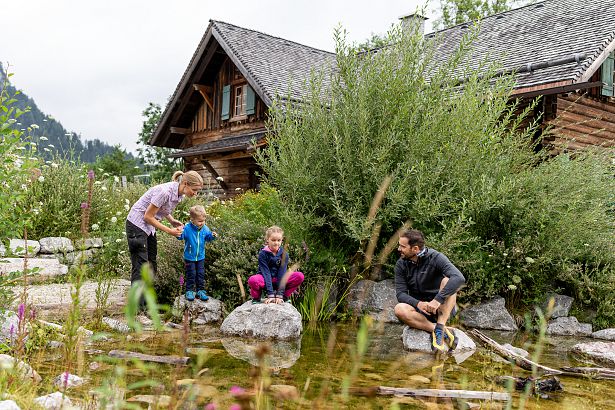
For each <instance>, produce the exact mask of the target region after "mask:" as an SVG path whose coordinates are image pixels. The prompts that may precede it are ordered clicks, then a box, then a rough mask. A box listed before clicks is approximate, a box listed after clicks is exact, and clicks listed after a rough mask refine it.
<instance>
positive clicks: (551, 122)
mask: <svg viewBox="0 0 615 410" xmlns="http://www.w3.org/2000/svg"><path fill="white" fill-rule="evenodd" d="M413 17H414V18H416V16H413ZM479 25H480V31H479V33H478V35H477V38H476V39H475V41H474V43H473V54H472V57H471V61H469V62H468V64H470V66H472V65H474V67H476V68H477V69H478V68H479V65H480V64H481V62H483V61H485V60H487V61H497V62H498V63H499V64H501V68H502V72H508V73H513V74H514V75H515V79H516V86H515V89H514V91H513V98H516V99H519V101H520V106H521V107H523V106H527V105H528V104H530V103H531V102H533V101H535V100H536V99H538V103H537V104H536V108H535V111H534V112H533V113H532V116H531V117H530V118H528V121H534V120H535V121H538V122H539V123H540V133H541V135H538V136H537V137H541V139H542V141H543V144H544V146H545V148H546V149H549V150H550V151H552V152H553V153H557V152H561V151H563V150H571V149H572V150H574V149H583V148H586V147H590V146H600V147H604V148H607V149H610V150H614V149H615V99H614V89H613V82H614V81H613V80H614V58H613V55H614V50H615V0H585V1H583V2H579V1H578V0H544V1H541V2H537V3H534V4H531V5H528V6H525V7H521V8H518V9H515V10H510V11H507V12H504V13H500V14H496V15H493V16H490V17H486V18H484V19H483V20H482V21H481V22H480V24H479ZM469 29H471V26H470V25H469V24H460V25H457V26H454V27H451V28H449V29H446V30H442V31H439V32H436V33H432V34H429V36H431V37H433V36H437V37H438V38H439V39H440V43H439V44H440V45H439V47H438V50H437V52H436V58H438V59H442V61H444V60H446V59H447V58H448V57H449V56H450V55H451V53H452V52H453V50H455V48H456V47H457V45H458V44H459V42H460V41H461V39H462V37H463V36H464V35H465V34H467V33H468V30H469ZM334 65H335V55H334V54H332V53H329V52H326V51H323V50H318V49H315V48H312V47H309V46H305V45H301V44H298V43H295V42H292V41H288V40H285V39H282V38H279V37H274V36H270V35H267V34H264V33H260V32H258V31H253V30H249V29H245V28H242V27H238V26H234V25H232V24H228V23H223V22H220V21H210V24H209V26H208V28H207V31H206V32H205V34H204V36H203V38H202V39H201V42H200V44H199V46H198V48H197V50H196V51H195V53H194V55H193V57H192V59H191V61H190V63H189V64H188V68H187V69H186V71H185V73H184V75H183V77H182V79H181V81H180V82H179V84H178V86H177V88H176V90H175V92H174V94H173V96H172V98H171V100H170V102H169V104H168V105H167V107H166V109H165V111H164V113H163V115H162V118H161V121H160V123H159V124H158V127H157V129H156V131H155V132H154V135H153V136H152V138H151V140H150V144H151V145H155V146H161V147H169V148H177V149H179V150H178V151H177V152H176V153H174V154H173V155H172V156H174V157H182V158H184V160H185V167H186V169H194V170H197V171H199V172H201V174H202V175H203V177H204V178H205V181H206V188H210V189H211V188H212V187H213V188H216V190H217V195H218V196H221V197H224V196H232V195H235V194H237V193H240V192H243V191H245V190H248V189H257V188H258V176H257V175H258V171H259V170H258V166H257V164H256V162H255V161H254V159H253V154H254V152H255V149H256V148H257V147H259V146H261V145H263V144H265V143H266V140H265V134H266V129H265V121H266V119H267V113H268V109H269V108H270V107H271V104H272V102H273V101H274V99H275V98H276V97H277V96H283V98H282V100H285V99H287V98H288V99H291V100H293V101H301V100H302V98H303V96H302V91H303V87H302V84H303V82H304V81H305V80H306V79H308V78H309V75H310V72H311V71H312V69H318V70H324V71H325V72H327V71H328V70H331V69H333V68H334ZM325 78H326V76H325Z"/></svg>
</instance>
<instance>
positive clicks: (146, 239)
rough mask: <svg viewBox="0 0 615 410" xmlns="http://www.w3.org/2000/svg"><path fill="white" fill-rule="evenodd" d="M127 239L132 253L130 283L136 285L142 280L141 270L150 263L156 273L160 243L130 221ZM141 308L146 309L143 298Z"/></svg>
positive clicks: (127, 228) (154, 236)
mask: <svg viewBox="0 0 615 410" xmlns="http://www.w3.org/2000/svg"><path fill="white" fill-rule="evenodd" d="M126 238H127V240H128V250H129V251H130V262H131V265H132V268H131V270H130V283H131V284H134V283H135V282H136V281H138V280H141V268H142V267H143V265H144V264H145V263H148V262H149V265H150V267H151V269H152V273H154V274H155V273H156V268H157V263H156V256H157V255H158V241H157V239H156V234H154V235H148V234H146V233H145V232H144V231H143V229H141V228H139V227H138V226H136V225H135V224H133V223H132V222H130V221H126ZM139 306H140V307H142V308H143V307H145V299H144V298H143V297H141V299H140V300H139Z"/></svg>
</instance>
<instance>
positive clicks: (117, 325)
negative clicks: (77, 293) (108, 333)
mask: <svg viewBox="0 0 615 410" xmlns="http://www.w3.org/2000/svg"><path fill="white" fill-rule="evenodd" d="M102 321H103V323H104V324H106V325H107V326H109V327H110V328H111V329H113V330H116V331H118V332H120V333H128V332H130V326H128V325H127V324H126V323H124V322H122V321H121V320H117V319H113V318H112V317H106V316H105V317H103V318H102Z"/></svg>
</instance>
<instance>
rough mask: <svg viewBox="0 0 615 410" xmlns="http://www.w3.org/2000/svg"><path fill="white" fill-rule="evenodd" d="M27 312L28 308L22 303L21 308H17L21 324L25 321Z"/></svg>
mask: <svg viewBox="0 0 615 410" xmlns="http://www.w3.org/2000/svg"><path fill="white" fill-rule="evenodd" d="M25 311H26V306H25V305H24V304H23V303H20V304H19V307H18V308H17V317H18V318H19V321H20V322H21V320H22V319H23V315H24V313H25Z"/></svg>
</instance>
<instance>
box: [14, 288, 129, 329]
mask: <svg viewBox="0 0 615 410" xmlns="http://www.w3.org/2000/svg"><path fill="white" fill-rule="evenodd" d="M110 286H111V289H110V291H109V297H108V298H107V302H106V307H105V313H106V314H108V315H113V314H119V313H122V311H123V309H124V306H126V297H127V295H128V290H129V289H130V281H128V280H125V279H113V280H112V281H111V283H110ZM74 288H75V287H74V285H73V284H72V283H53V284H49V285H33V286H28V287H26V293H27V303H28V304H29V305H32V306H33V307H34V308H35V309H36V315H37V317H39V318H43V319H44V318H53V319H54V320H55V319H61V318H66V317H67V316H68V312H69V311H70V308H71V305H72V303H73V301H72V297H71V292H72V291H73V290H74ZM97 288H98V282H96V281H86V282H84V283H83V284H82V285H81V289H80V292H79V300H80V304H81V306H82V308H81V313H82V314H85V313H91V312H93V311H94V310H95V309H96V289H97ZM12 291H13V293H14V294H15V296H16V301H15V302H14V305H15V306H14V309H17V305H18V304H19V297H20V296H21V294H22V292H23V287H22V286H15V287H13V288H12Z"/></svg>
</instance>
